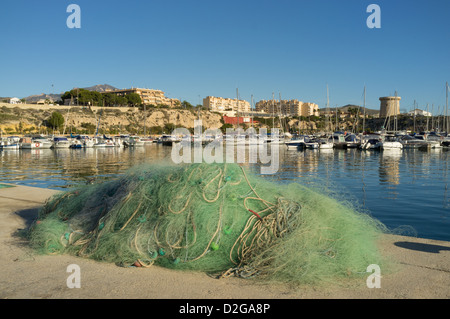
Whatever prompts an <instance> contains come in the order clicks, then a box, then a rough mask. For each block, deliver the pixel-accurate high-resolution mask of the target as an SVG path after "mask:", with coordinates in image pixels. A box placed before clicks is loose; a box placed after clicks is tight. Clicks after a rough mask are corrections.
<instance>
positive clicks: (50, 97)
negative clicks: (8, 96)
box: [25, 93, 62, 103]
mask: <svg viewBox="0 0 450 319" xmlns="http://www.w3.org/2000/svg"><path fill="white" fill-rule="evenodd" d="M61 95H62V94H46V93H42V94H38V95H30V96H27V97H25V100H26V103H36V102H37V101H39V100H47V99H48V100H50V101H51V102H55V101H58V100H60V99H61Z"/></svg>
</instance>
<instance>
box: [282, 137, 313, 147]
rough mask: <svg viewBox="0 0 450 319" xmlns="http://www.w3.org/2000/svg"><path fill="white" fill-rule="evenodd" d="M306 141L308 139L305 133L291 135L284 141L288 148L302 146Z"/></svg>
mask: <svg viewBox="0 0 450 319" xmlns="http://www.w3.org/2000/svg"><path fill="white" fill-rule="evenodd" d="M306 141H309V137H308V136H305V135H297V136H293V137H292V138H291V139H290V140H287V141H285V142H284V144H285V145H286V146H287V148H288V150H292V149H299V148H304V147H305V143H306Z"/></svg>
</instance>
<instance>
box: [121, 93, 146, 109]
mask: <svg viewBox="0 0 450 319" xmlns="http://www.w3.org/2000/svg"><path fill="white" fill-rule="evenodd" d="M125 98H126V99H127V102H128V104H129V105H131V106H136V105H140V104H142V100H141V97H140V95H139V94H137V93H130V94H127V95H125Z"/></svg>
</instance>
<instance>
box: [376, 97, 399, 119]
mask: <svg viewBox="0 0 450 319" xmlns="http://www.w3.org/2000/svg"><path fill="white" fill-rule="evenodd" d="M400 100H401V97H399V96H385V97H380V117H381V118H386V117H388V116H394V115H398V114H400Z"/></svg>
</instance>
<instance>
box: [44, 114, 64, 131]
mask: <svg viewBox="0 0 450 319" xmlns="http://www.w3.org/2000/svg"><path fill="white" fill-rule="evenodd" d="M47 123H48V124H49V125H50V127H52V128H54V129H55V128H60V127H61V126H62V125H63V124H64V117H63V116H62V114H61V113H59V112H56V111H55V112H53V113H52V115H51V116H50V118H49V119H48V120H47Z"/></svg>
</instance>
